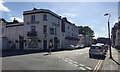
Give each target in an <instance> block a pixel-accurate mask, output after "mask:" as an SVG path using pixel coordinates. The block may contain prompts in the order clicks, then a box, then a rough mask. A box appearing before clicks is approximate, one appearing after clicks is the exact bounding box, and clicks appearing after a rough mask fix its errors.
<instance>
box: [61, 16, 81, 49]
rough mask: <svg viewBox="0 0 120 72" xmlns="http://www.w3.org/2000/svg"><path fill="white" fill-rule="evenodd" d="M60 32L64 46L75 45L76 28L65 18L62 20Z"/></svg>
mask: <svg viewBox="0 0 120 72" xmlns="http://www.w3.org/2000/svg"><path fill="white" fill-rule="evenodd" d="M62 32H63V35H64V46H65V47H68V46H69V45H77V44H78V42H79V30H78V27H77V26H76V25H75V24H73V23H71V22H69V21H68V20H67V18H66V17H64V18H62Z"/></svg>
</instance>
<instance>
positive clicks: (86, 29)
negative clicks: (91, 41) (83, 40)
mask: <svg viewBox="0 0 120 72" xmlns="http://www.w3.org/2000/svg"><path fill="white" fill-rule="evenodd" d="M79 34H83V35H84V36H85V35H88V36H90V37H94V31H93V30H92V29H91V28H90V27H89V26H79Z"/></svg>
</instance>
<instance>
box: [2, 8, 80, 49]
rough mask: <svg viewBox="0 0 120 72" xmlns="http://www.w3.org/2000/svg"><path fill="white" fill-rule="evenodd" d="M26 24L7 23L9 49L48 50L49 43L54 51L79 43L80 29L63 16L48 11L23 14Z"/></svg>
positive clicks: (14, 21)
mask: <svg viewBox="0 0 120 72" xmlns="http://www.w3.org/2000/svg"><path fill="white" fill-rule="evenodd" d="M23 17H24V22H20V23H19V22H18V21H17V20H15V19H14V20H13V22H5V24H4V25H5V26H4V27H3V28H4V32H2V33H3V37H5V38H6V40H7V41H6V42H7V44H8V48H9V49H18V50H45V51H46V50H48V47H49V42H52V43H53V48H52V49H53V50H59V49H62V48H66V47H67V46H68V45H70V44H76V43H77V41H78V28H77V26H76V25H75V24H72V23H70V22H68V21H67V19H66V20H65V19H64V18H62V17H61V16H59V15H57V14H55V13H53V12H52V11H50V10H46V9H36V8H34V9H33V10H29V11H24V12H23Z"/></svg>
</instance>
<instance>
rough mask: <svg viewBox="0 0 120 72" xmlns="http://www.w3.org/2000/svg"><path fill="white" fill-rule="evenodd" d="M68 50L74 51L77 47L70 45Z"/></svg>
mask: <svg viewBox="0 0 120 72" xmlns="http://www.w3.org/2000/svg"><path fill="white" fill-rule="evenodd" d="M67 49H68V50H74V49H75V46H74V45H69V46H68V48H67Z"/></svg>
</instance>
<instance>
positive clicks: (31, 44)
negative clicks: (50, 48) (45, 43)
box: [28, 38, 38, 48]
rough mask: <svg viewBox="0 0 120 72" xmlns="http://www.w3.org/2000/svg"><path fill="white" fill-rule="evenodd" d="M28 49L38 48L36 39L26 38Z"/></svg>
mask: <svg viewBox="0 0 120 72" xmlns="http://www.w3.org/2000/svg"><path fill="white" fill-rule="evenodd" d="M28 47H29V48H38V38H28Z"/></svg>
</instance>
